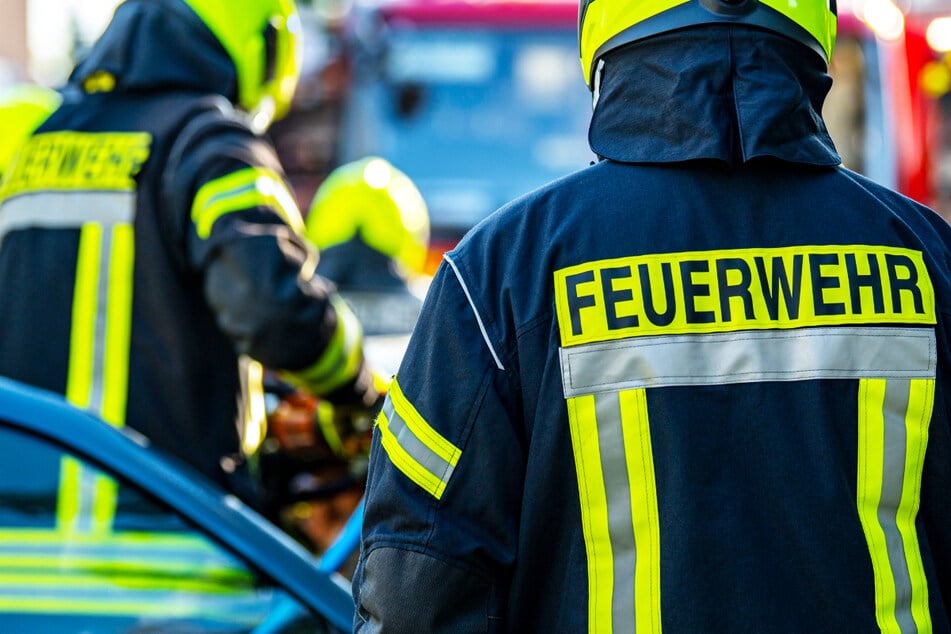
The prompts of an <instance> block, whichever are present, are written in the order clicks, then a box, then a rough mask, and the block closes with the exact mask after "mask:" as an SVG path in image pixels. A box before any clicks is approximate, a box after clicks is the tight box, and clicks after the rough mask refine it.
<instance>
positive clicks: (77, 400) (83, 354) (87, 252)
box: [56, 222, 103, 528]
mask: <svg viewBox="0 0 951 634" xmlns="http://www.w3.org/2000/svg"><path fill="white" fill-rule="evenodd" d="M102 231H103V229H102V226H101V225H100V224H98V223H92V222H91V223H87V224H85V225H83V227H82V229H81V230H80V235H79V254H78V257H77V261H76V280H75V282H74V291H73V309H72V326H71V332H70V337H69V374H68V376H67V381H66V399H67V400H68V401H69V402H70V403H72V404H73V405H75V406H77V407H80V408H82V409H88V408H89V407H90V405H91V403H90V396H91V390H92V381H93V378H92V374H93V358H94V352H93V350H94V346H95V341H96V302H97V298H98V296H99V294H98V292H97V291H98V287H99V262H100V249H101V243H102ZM82 476H83V466H82V463H80V462H79V461H77V460H76V459H74V458H70V457H64V458H63V459H62V460H61V461H60V485H59V495H58V498H57V505H56V520H57V524H58V525H59V526H60V527H73V528H75V527H76V526H77V523H78V521H79V516H80V510H81V508H82V506H83V493H84V492H83V487H82V485H81V480H82Z"/></svg>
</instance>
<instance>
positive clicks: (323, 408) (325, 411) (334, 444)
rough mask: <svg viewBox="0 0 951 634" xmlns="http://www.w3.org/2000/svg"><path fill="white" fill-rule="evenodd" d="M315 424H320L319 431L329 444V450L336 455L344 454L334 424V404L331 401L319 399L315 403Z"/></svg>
mask: <svg viewBox="0 0 951 634" xmlns="http://www.w3.org/2000/svg"><path fill="white" fill-rule="evenodd" d="M317 424H318V425H319V426H320V433H321V435H322V436H323V437H324V440H326V441H327V444H328V445H329V446H330V450H331V451H333V452H334V453H335V454H337V455H338V456H342V455H344V449H343V440H342V439H341V438H340V433H339V432H338V431H337V426H336V425H335V424H334V406H333V404H332V403H330V402H328V401H325V400H320V401H319V402H318V403H317Z"/></svg>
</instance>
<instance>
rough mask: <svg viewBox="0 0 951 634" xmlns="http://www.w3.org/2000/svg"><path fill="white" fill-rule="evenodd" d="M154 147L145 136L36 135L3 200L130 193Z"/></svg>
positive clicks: (8, 178)
mask: <svg viewBox="0 0 951 634" xmlns="http://www.w3.org/2000/svg"><path fill="white" fill-rule="evenodd" d="M151 143H152V136H151V135H150V134H148V133H145V132H48V133H45V134H38V135H36V136H34V137H31V138H30V139H29V140H28V141H27V142H26V144H24V146H23V148H22V149H21V150H20V153H19V154H18V155H17V157H16V159H15V160H14V162H13V164H12V165H11V166H10V169H9V170H8V172H7V173H6V175H5V180H4V181H3V187H2V189H0V199H2V198H9V197H11V196H15V195H17V194H24V193H28V192H32V191H42V190H64V189H72V190H75V189H84V190H90V189H97V190H109V191H132V190H134V189H135V176H136V174H138V173H139V171H140V170H141V169H142V166H143V165H144V164H145V161H146V160H147V159H148V158H149V148H150V146H151Z"/></svg>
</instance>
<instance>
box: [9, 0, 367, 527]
mask: <svg viewBox="0 0 951 634" xmlns="http://www.w3.org/2000/svg"><path fill="white" fill-rule="evenodd" d="M300 35H301V34H300V23H299V17H298V14H297V11H296V7H295V4H294V2H293V0H260V1H256V0H128V1H127V2H124V3H123V4H121V5H120V6H119V7H118V9H117V10H116V13H115V15H114V17H113V19H112V21H111V23H110V24H109V26H108V27H107V29H106V31H105V32H104V34H103V35H102V37H101V38H100V39H99V40H98V42H97V43H96V44H95V45H94V47H93V49H92V51H91V52H90V54H89V56H88V57H87V58H86V59H85V60H84V61H83V62H82V63H80V64H79V66H78V67H77V68H76V69H75V70H74V71H73V73H72V75H71V77H70V80H69V86H68V87H67V90H66V91H64V93H65V94H66V95H67V96H66V98H65V99H64V101H63V104H62V105H61V106H60V107H59V108H58V109H57V110H56V111H55V112H54V113H53V114H52V115H51V116H50V117H49V118H48V119H47V120H46V121H45V122H44V123H43V124H42V125H41V126H40V127H39V128H38V129H37V130H36V132H35V133H34V134H33V136H32V137H31V138H30V139H29V140H28V141H27V142H26V143H25V144H24V146H23V147H22V149H21V150H20V151H19V153H18V154H17V155H16V157H15V158H14V159H13V161H12V163H11V165H10V168H9V170H8V171H7V173H6V174H5V176H4V181H3V187H2V190H0V241H2V242H0V293H2V295H3V296H4V298H5V299H4V301H3V302H0V374H3V375H6V376H10V377H13V378H15V379H19V380H21V381H24V382H26V383H29V384H33V385H36V386H39V387H42V388H46V389H48V390H52V391H54V392H58V393H60V394H64V395H65V396H66V398H67V399H68V400H69V401H71V402H72V403H74V404H76V405H77V406H79V407H81V408H84V409H86V410H89V411H91V412H94V413H96V414H98V415H99V416H101V417H102V418H103V419H105V420H106V421H107V422H108V423H110V424H112V425H115V426H123V425H126V424H128V425H129V426H130V427H133V428H134V429H136V430H137V431H139V432H141V433H142V434H144V435H145V436H146V437H148V438H149V439H150V441H151V442H152V443H153V444H154V445H155V446H157V447H160V448H162V449H164V450H166V451H169V452H171V453H172V454H174V455H176V456H178V457H179V458H181V459H183V460H185V461H186V462H188V463H190V464H191V465H192V466H193V467H195V468H197V469H198V470H199V471H201V472H202V473H204V474H205V475H206V476H208V477H210V478H212V479H213V480H215V481H217V482H218V483H220V484H222V485H225V486H227V487H230V488H231V489H232V490H234V491H235V492H237V493H239V494H241V495H242V496H244V497H245V498H246V499H249V500H253V496H254V493H253V491H251V489H250V483H251V479H250V478H249V477H247V471H248V470H247V469H246V468H245V462H244V455H243V454H242V451H241V441H242V430H243V429H244V427H243V425H242V424H238V423H239V420H238V419H239V413H240V410H242V409H245V408H242V407H241V403H247V402H248V396H247V395H248V394H249V393H251V392H254V393H255V394H257V396H258V397H261V395H260V393H259V391H258V390H254V389H253V388H254V387H255V385H258V386H259V381H260V374H261V372H260V368H261V365H262V364H263V365H264V366H266V367H268V368H272V369H275V370H281V371H283V373H284V376H285V378H287V379H288V380H290V381H292V382H294V383H295V384H297V385H301V386H303V387H305V388H307V389H309V390H311V391H312V392H314V393H316V394H319V395H321V396H323V397H326V398H327V399H328V400H330V401H332V402H334V403H335V404H336V405H338V406H339V407H340V409H341V411H343V410H346V409H347V408H351V409H357V410H359V409H368V408H372V407H373V404H374V402H375V401H376V400H377V399H378V398H379V392H378V390H377V389H376V388H375V387H374V385H373V381H372V380H371V373H370V372H369V370H368V368H367V365H366V363H365V361H364V360H363V354H362V340H361V329H360V326H359V323H358V322H357V320H356V319H355V318H354V317H353V314H352V312H351V311H350V310H349V309H348V308H347V307H346V305H345V304H344V303H343V302H342V301H340V300H339V298H338V297H337V296H336V294H335V293H334V292H333V290H332V285H330V284H329V283H327V282H325V281H324V280H323V279H322V278H320V277H318V276H316V275H315V274H314V271H315V268H316V265H317V253H316V251H315V250H314V249H313V248H312V247H311V246H309V244H308V242H307V241H306V240H305V239H303V238H302V233H301V232H302V230H303V221H302V218H301V215H300V212H299V210H298V208H297V205H296V203H295V201H294V199H293V196H292V195H291V193H290V191H289V189H288V187H287V184H286V183H285V179H284V175H283V172H282V169H281V166H280V164H279V163H278V160H277V158H276V155H275V153H274V150H273V148H272V147H271V145H270V144H269V142H267V141H266V140H265V139H264V138H263V137H262V136H261V135H260V133H261V132H263V131H264V130H265V129H266V128H267V126H268V124H269V123H270V121H272V120H273V119H275V118H277V117H280V116H281V115H282V114H284V113H285V112H286V111H287V109H288V106H289V104H290V100H291V97H292V95H293V93H294V90H295V87H296V82H297V78H298V75H299V70H300V60H299V55H300ZM239 356H240V357H244V358H245V359H246V360H249V361H247V362H246V363H244V364H243V367H244V368H245V369H247V370H248V372H247V373H246V374H247V376H244V377H242V376H241V375H240V373H239V363H238V360H239ZM250 360H253V361H250ZM242 388H244V393H245V396H244V397H241V396H239V394H241V393H242ZM251 409H255V408H253V407H252V408H251ZM243 440H245V441H248V440H249V439H248V438H244V439H243ZM252 448H253V447H252ZM83 477H84V476H83V475H82V474H79V473H74V472H72V471H70V470H66V469H65V467H64V473H63V476H62V480H63V482H64V485H63V486H64V488H63V489H62V490H63V491H67V490H68V491H73V492H75V494H76V496H80V497H82V495H84V494H83V492H84V491H87V490H90V489H89V488H88V487H81V486H71V485H70V483H74V484H75V482H78V481H80V479H82V478H83ZM63 497H64V499H63V500H61V501H60V504H61V507H62V509H61V510H62V512H60V513H59V522H60V523H61V524H62V525H63V526H64V527H65V528H69V527H70V526H74V525H80V524H81V525H84V526H90V525H93V526H98V525H100V524H104V525H105V526H106V528H108V523H109V521H110V513H109V512H108V509H109V508H110V501H109V500H98V499H96V500H87V499H69V500H67V499H65V498H66V497H70V496H63ZM114 503H115V500H112V502H111V504H113V505H114ZM90 508H99V509H106V511H104V512H95V513H93V515H92V516H91V517H86V516H84V514H85V513H86V509H90Z"/></svg>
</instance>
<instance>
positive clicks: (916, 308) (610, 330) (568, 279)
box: [554, 245, 935, 346]
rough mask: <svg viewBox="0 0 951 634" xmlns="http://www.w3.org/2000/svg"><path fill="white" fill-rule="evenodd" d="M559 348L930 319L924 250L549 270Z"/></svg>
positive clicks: (606, 263) (822, 251)
mask: <svg viewBox="0 0 951 634" xmlns="http://www.w3.org/2000/svg"><path fill="white" fill-rule="evenodd" d="M554 283H555V304H556V308H557V312H558V325H559V329H560V333H561V344H562V346H574V345H578V344H583V343H591V342H595V341H608V340H612V339H623V338H627V337H637V336H643V335H661V334H680V333H705V332H729V331H735V330H751V329H767V328H800V327H803V326H831V325H843V324H870V323H902V324H934V323H935V299H934V289H933V286H932V284H931V279H930V278H929V277H928V271H927V269H926V267H925V264H924V260H923V258H922V254H921V252H919V251H913V250H911V249H903V248H896V247H882V246H867V245H829V246H800V247H785V248H773V249H731V250H719V251H695V252H687V253H665V254H653V255H643V256H634V257H626V258H616V259H611V260H597V261H592V262H586V263H584V264H579V265H576V266H571V267H567V268H564V269H560V270H558V271H555V279H554Z"/></svg>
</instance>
